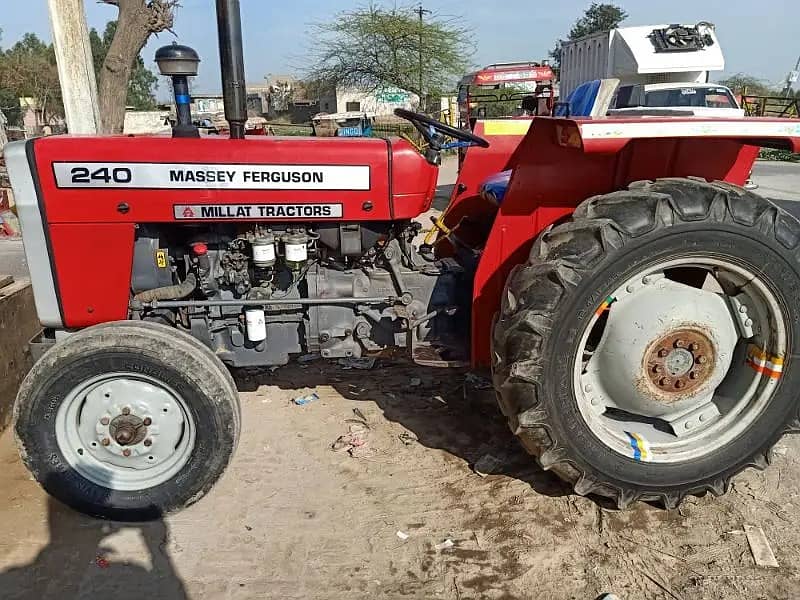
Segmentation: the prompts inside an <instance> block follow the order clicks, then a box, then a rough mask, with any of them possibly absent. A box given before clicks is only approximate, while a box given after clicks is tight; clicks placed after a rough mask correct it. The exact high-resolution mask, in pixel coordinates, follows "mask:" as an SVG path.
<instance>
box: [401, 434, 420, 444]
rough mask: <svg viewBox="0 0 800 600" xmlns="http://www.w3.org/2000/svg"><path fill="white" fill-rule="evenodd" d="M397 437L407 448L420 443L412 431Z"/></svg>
mask: <svg viewBox="0 0 800 600" xmlns="http://www.w3.org/2000/svg"><path fill="white" fill-rule="evenodd" d="M397 437H399V438H400V441H401V442H403V443H404V444H405V445H406V446H411V445H413V444H416V443H417V442H419V438H418V437H417V436H416V435H415V434H413V433H411V432H410V431H404V432H403V433H401V434H400V435H399V436H397Z"/></svg>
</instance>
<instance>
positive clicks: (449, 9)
mask: <svg viewBox="0 0 800 600" xmlns="http://www.w3.org/2000/svg"><path fill="white" fill-rule="evenodd" d="M389 1H390V3H392V4H393V2H391V0H389ZM798 1H799V0H760V1H755V2H754V1H753V0H616V2H615V3H616V4H618V5H619V6H622V7H623V8H624V9H625V10H626V11H627V12H628V13H629V17H628V19H627V21H626V22H625V24H626V25H654V24H658V23H676V22H680V23H696V22H698V21H710V22H712V23H715V24H716V26H717V34H718V36H719V39H720V43H721V46H722V49H723V52H724V54H725V60H726V69H725V71H724V72H722V73H714V74H712V78H716V79H720V78H722V77H723V76H724V75H726V74H733V73H738V72H743V73H748V74H753V75H755V76H757V77H759V78H761V79H764V80H766V81H768V82H770V83H773V84H774V85H776V87H781V86H780V84H781V82H782V81H784V79H785V77H786V74H787V73H788V72H789V70H791V69H792V68H793V67H794V64H795V61H797V60H798V56H800V21H798V17H797V15H798V12H797V7H798ZM377 3H378V4H381V2H380V1H378V2H377ZM0 4H2V5H4V6H3V7H2V10H0V28H2V30H3V33H2V39H0V45H2V46H3V47H8V46H11V45H12V44H14V42H16V41H17V40H18V39H19V38H20V37H22V35H23V34H25V33H26V32H34V33H36V34H37V35H39V36H40V37H42V38H43V39H46V40H49V39H50V25H49V20H48V15H47V2H46V0H33V2H19V1H12V0H0ZM85 4H86V14H87V20H88V22H89V26H90V27H95V28H97V29H99V30H102V29H103V28H104V26H105V23H106V22H107V21H109V20H112V19H114V18H116V12H117V11H116V8H114V7H113V6H109V5H106V4H99V3H97V2H96V1H95V0H87V1H86V3H85ZM214 4H215V3H214V1H213V0H181V8H179V9H178V12H177V14H176V22H175V33H176V34H177V36H178V37H177V40H178V41H179V42H180V43H183V44H187V45H190V46H192V47H194V48H195V49H196V50H197V51H198V52H199V53H200V56H201V58H202V60H203V62H202V64H201V68H200V75H199V76H198V78H197V81H196V82H195V84H194V90H195V92H196V93H199V92H203V93H218V92H219V90H220V76H219V58H218V56H219V55H218V51H217V38H216V18H215V11H214ZM363 4H364V2H361V1H359V0H288V1H277V0H241V5H242V25H243V29H244V50H245V65H246V69H247V77H248V83H261V82H263V79H264V77H265V76H266V75H268V74H270V73H272V74H286V73H292V72H296V71H297V67H299V66H301V65H302V55H303V50H304V49H305V48H308V47H309V44H311V43H312V40H311V39H310V38H309V35H308V31H309V26H310V25H311V24H312V23H314V22H319V21H324V20H326V19H330V18H332V17H333V16H334V15H335V14H336V13H338V12H340V11H342V10H348V9H352V8H355V7H357V6H360V5H363ZM383 4H386V2H383ZM398 4H399V5H401V6H404V5H407V4H409V3H407V2H402V1H399V2H398ZM412 4H413V5H416V4H417V3H416V2H413V3H412ZM423 4H424V6H425V8H428V9H431V10H433V11H435V12H437V13H439V14H441V15H443V16H449V17H459V19H460V20H463V25H465V26H467V27H470V28H471V29H472V30H473V31H474V33H475V41H476V46H477V48H476V52H475V55H474V56H473V57H472V61H473V63H474V64H475V65H476V66H481V65H486V64H490V63H494V62H511V61H516V60H540V59H543V58H546V57H547V52H548V50H549V49H550V48H552V47H553V45H554V42H555V40H556V39H557V38H559V37H566V34H567V32H568V31H569V29H570V26H571V25H572V23H573V22H574V21H575V19H577V18H578V17H579V16H580V15H581V14H582V13H583V11H584V10H585V8H586V7H587V6H588V5H589V4H590V2H589V1H587V0H556V1H547V2H545V1H542V0H480V1H477V0H423ZM175 39H176V38H175V37H174V36H173V35H172V34H171V33H168V32H165V33H162V34H161V35H159V36H158V37H157V38H156V37H153V38H151V40H150V42H149V43H148V45H147V47H146V48H145V49H144V52H143V57H144V59H145V61H146V63H147V64H148V66H150V67H151V68H153V70H154V71H156V69H155V65H154V64H153V62H152V57H153V56H154V54H155V51H156V49H157V48H158V47H159V46H162V45H164V44H168V43H171V42H172V41H173V40H175ZM159 88H160V92H159V97H160V98H163V97H164V96H165V94H166V89H167V87H166V86H165V85H163V83H162V85H160V86H159Z"/></svg>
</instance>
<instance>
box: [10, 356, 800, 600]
mask: <svg viewBox="0 0 800 600" xmlns="http://www.w3.org/2000/svg"><path fill="white" fill-rule="evenodd" d="M236 378H237V383H238V385H239V389H240V391H241V400H242V408H243V417H244V418H243V423H244V426H243V431H242V439H241V443H240V445H239V450H238V452H237V454H236V457H235V459H234V461H233V464H232V465H231V468H230V469H229V471H228V472H227V474H226V475H225V476H224V478H223V479H222V480H221V482H220V483H219V485H218V486H217V487H216V488H215V489H214V490H213V491H212V492H211V493H210V494H209V495H208V496H207V497H206V498H204V499H203V500H201V501H200V502H199V503H198V504H196V505H194V506H192V507H191V508H189V509H187V510H185V511H183V512H181V513H178V514H176V515H172V516H169V517H167V518H166V519H165V520H163V521H160V522H156V523H150V524H137V525H130V524H123V523H113V522H101V521H96V520H92V519H89V518H86V517H83V516H81V515H78V514H76V513H74V512H72V511H70V510H69V509H66V508H64V507H62V506H60V505H59V504H57V503H56V502H54V501H52V500H50V499H49V498H48V497H47V495H46V494H45V493H44V492H43V491H42V490H41V489H40V488H39V486H38V485H37V484H36V482H34V481H32V480H31V478H30V476H29V475H28V473H27V471H26V470H25V469H24V468H23V466H22V465H21V463H20V461H19V459H18V457H17V453H16V450H15V448H14V444H13V439H12V436H11V434H10V432H6V433H5V434H3V435H2V437H0V599H2V600H6V599H31V600H39V599H45V598H58V599H59V600H65V599H72V598H81V599H84V598H114V600H126V599H128V598H131V599H133V598H136V599H137V600H138V599H141V598H152V599H156V598H158V599H166V600H173V599H178V598H192V599H217V598H220V599H228V598H236V599H238V598H242V599H245V598H246V599H251V598H252V599H255V598H258V599H262V598H270V599H272V598H275V599H287V598H297V599H301V598H302V599H313V598H320V599H321V598H326V599H343V600H344V599H347V600H350V599H353V598H378V597H385V598H443V599H453V600H461V599H468V598H474V599H479V598H490V599H531V598H542V599H554V600H556V599H558V600H560V599H576V600H591V599H593V598H595V597H596V596H597V595H599V594H600V593H602V592H615V593H617V594H618V595H619V596H620V597H621V598H622V599H623V600H645V599H647V600H650V599H653V600H661V599H663V600H676V599H682V600H683V599H685V600H701V599H703V600H706V599H707V600H717V599H725V600H737V599H742V600H744V599H748V600H755V599H762V598H763V599H777V598H787V599H788V598H798V597H800V573H799V572H798V565H800V532H798V521H799V519H800V498H798V495H800V477H798V475H799V474H800V462H798V458H797V457H798V456H800V454H798V448H799V446H798V440H797V439H794V438H793V439H788V440H785V441H784V442H783V443H781V444H780V445H779V446H778V448H777V452H776V455H775V459H774V463H773V465H772V466H771V467H770V469H768V470H767V471H765V472H755V471H749V472H747V473H746V474H744V475H743V476H742V477H740V478H739V479H738V480H737V481H736V483H735V485H734V486H733V489H732V490H731V492H730V493H729V494H728V495H727V496H725V497H723V498H713V497H711V496H706V497H703V498H691V499H689V500H688V501H687V502H686V503H685V504H684V505H683V506H682V507H681V509H679V510H673V511H664V510H662V509H660V508H658V507H655V506H651V505H648V504H638V505H635V506H633V507H632V508H630V509H629V510H626V511H623V512H619V511H615V510H610V509H608V508H605V507H604V505H603V504H602V502H598V501H597V500H596V499H593V498H583V497H580V496H576V495H574V494H571V493H570V490H568V489H566V488H565V487H564V486H563V485H562V484H561V483H560V482H559V481H558V480H557V479H555V478H554V477H552V476H550V475H549V474H548V473H545V472H543V471H542V470H541V469H539V468H538V467H537V466H536V464H535V462H534V461H533V460H532V459H531V458H530V457H529V456H527V455H526V454H525V453H524V451H523V450H522V449H521V448H520V447H519V446H518V444H517V443H516V440H515V439H514V438H513V436H512V435H511V433H510V432H509V430H508V428H507V426H506V425H505V422H504V421H503V420H502V418H501V417H500V415H499V413H498V411H497V409H496V408H495V407H494V406H493V405H492V404H490V403H486V402H484V401H481V400H480V399H476V398H470V399H466V398H465V395H464V390H463V382H464V373H463V372H462V371H457V370H436V369H426V368H420V367H416V366H413V365H411V364H408V363H406V362H403V361H389V360H383V361H381V362H379V363H378V365H376V367H375V368H374V369H373V370H371V371H359V370H345V369H343V368H342V367H340V366H337V365H336V364H328V363H325V362H323V361H315V362H311V363H308V364H303V365H293V366H289V367H285V368H281V369H277V370H275V371H274V372H270V371H260V372H252V371H251V372H239V373H237V374H236ZM312 390H313V391H316V392H317V394H318V395H319V396H320V398H319V400H317V401H315V402H312V403H310V404H308V405H305V406H296V405H294V404H292V403H291V400H292V399H293V398H296V397H298V396H301V395H303V394H305V393H307V392H310V391H312ZM364 423H366V425H364ZM351 429H352V430H353V431H354V432H356V436H357V437H359V438H361V439H362V441H365V442H366V443H365V444H364V445H363V446H360V447H357V448H355V449H353V450H352V452H348V451H346V450H343V451H341V452H334V451H333V450H332V449H331V445H332V444H333V443H334V442H335V441H336V440H337V438H338V437H339V436H342V435H345V434H347V433H348V432H349V431H350V430H351ZM486 454H491V455H493V456H495V457H498V458H499V459H500V463H501V464H500V467H499V469H498V471H499V472H498V473H497V474H493V475H489V476H487V477H485V478H482V477H480V476H478V475H476V474H475V473H474V472H473V469H472V467H473V465H474V463H475V462H476V461H478V460H479V459H480V458H481V457H482V456H484V455H486ZM745 525H755V526H758V527H761V528H763V530H764V532H765V534H766V537H767V539H768V540H769V542H770V544H771V547H772V549H773V551H774V552H775V555H776V557H777V559H778V562H779V564H780V566H779V568H777V569H775V568H766V567H759V566H756V565H755V563H754V560H753V557H752V555H751V552H750V549H749V547H748V542H747V539H746V537H745V535H744V533H743V527H744V526H745ZM447 540H450V542H451V543H452V546H450V547H446V546H449V544H448V543H447ZM443 544H444V545H443Z"/></svg>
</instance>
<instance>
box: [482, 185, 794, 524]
mask: <svg viewBox="0 0 800 600" xmlns="http://www.w3.org/2000/svg"><path fill="white" fill-rule="evenodd" d="M799 244H800V223H799V222H798V221H797V220H796V219H794V217H792V216H790V215H789V214H788V213H786V212H784V211H782V210H780V209H779V208H777V207H776V206H775V205H773V204H772V203H770V202H769V201H767V200H765V199H763V198H761V197H759V196H757V195H755V194H752V193H750V192H747V191H746V190H744V189H741V188H738V187H736V186H732V185H729V184H726V183H719V182H717V183H707V182H705V181H699V180H693V179H663V180H658V181H655V182H638V183H635V184H633V185H631V186H630V189H629V190H626V191H620V192H615V193H611V194H606V195H603V196H597V197H594V198H591V199H589V200H587V201H585V202H584V203H583V204H581V206H579V207H578V209H577V210H576V211H575V213H574V216H573V219H572V220H571V221H570V222H568V223H564V224H561V225H558V226H556V227H554V228H552V229H551V230H550V231H548V232H546V233H545V234H543V235H542V236H540V238H539V239H538V240H537V241H536V243H535V244H534V246H533V249H532V251H531V255H530V259H529V261H528V263H527V264H526V265H522V266H519V267H517V268H516V269H515V270H514V271H513V273H512V274H511V276H510V277H509V280H508V283H507V285H506V289H505V292H504V295H503V300H502V308H501V312H500V314H499V315H498V317H497V319H496V322H495V328H494V332H493V357H494V366H493V371H494V380H495V387H496V389H497V391H498V402H499V403H500V407H501V410H502V411H503V413H504V414H505V415H506V417H507V418H508V419H509V423H510V425H511V428H512V430H513V431H514V432H515V433H516V434H517V435H518V436H519V438H520V439H521V441H522V443H523V445H524V446H525V447H526V448H527V450H528V451H529V452H531V453H532V454H533V455H535V456H536V457H537V458H538V460H539V463H540V464H541V466H542V467H543V468H545V469H547V470H550V471H553V472H554V473H556V474H557V475H559V476H560V477H561V478H563V479H564V480H566V481H567V482H569V483H571V484H573V485H574V487H575V491H576V492H577V493H579V494H582V495H586V494H590V493H594V494H598V495H601V496H606V497H608V498H611V499H612V500H613V501H614V502H615V503H616V504H617V505H618V506H619V507H620V508H624V507H625V506H627V505H629V504H630V503H631V502H633V501H636V500H656V501H661V502H662V503H663V504H664V505H665V506H666V507H668V508H670V507H675V506H677V505H678V504H679V503H680V502H681V500H682V499H683V498H684V497H685V496H686V495H687V494H693V493H700V492H704V491H710V492H712V493H714V494H716V495H719V494H723V493H724V492H726V491H727V489H728V486H729V483H730V480H731V478H732V477H734V476H735V475H736V474H737V473H739V472H741V471H742V470H744V469H745V468H747V467H756V468H759V469H761V468H764V467H766V465H767V464H768V462H769V457H770V449H771V448H772V446H773V445H774V444H775V443H776V442H777V441H778V440H779V439H780V438H781V436H782V435H783V434H784V433H787V432H797V431H798V430H800V420H798V406H799V403H798V392H797V390H798V389H800V388H799V387H798V386H800V366H798V363H797V362H796V361H795V360H794V359H793V354H794V352H795V351H794V343H795V340H798V339H800V314H798V304H797V302H798V300H797V299H798V298H800V247H798V245H799ZM748 310H749V313H748V312H747V311H748Z"/></svg>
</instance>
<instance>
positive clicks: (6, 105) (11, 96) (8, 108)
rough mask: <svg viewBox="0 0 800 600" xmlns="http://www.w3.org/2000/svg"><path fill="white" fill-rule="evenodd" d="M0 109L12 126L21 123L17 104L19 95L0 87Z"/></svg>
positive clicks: (20, 110) (20, 112) (17, 125)
mask: <svg viewBox="0 0 800 600" xmlns="http://www.w3.org/2000/svg"><path fill="white" fill-rule="evenodd" d="M0 110H2V111H3V114H4V115H5V116H6V119H7V120H8V124H9V125H10V126H12V127H19V126H20V125H21V124H22V109H20V106H19V97H18V96H17V95H16V94H15V93H14V92H13V91H12V90H10V89H8V88H4V89H0Z"/></svg>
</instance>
